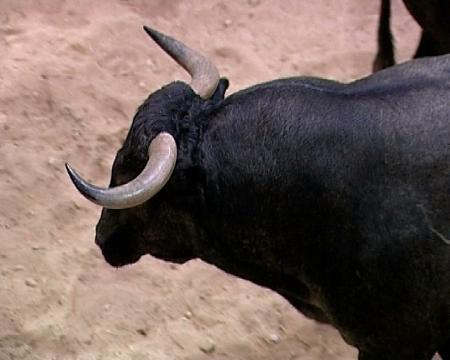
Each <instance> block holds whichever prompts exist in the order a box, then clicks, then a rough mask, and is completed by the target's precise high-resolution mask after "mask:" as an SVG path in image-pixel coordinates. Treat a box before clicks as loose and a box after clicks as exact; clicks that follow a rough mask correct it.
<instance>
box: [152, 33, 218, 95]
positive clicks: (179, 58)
mask: <svg viewBox="0 0 450 360" xmlns="http://www.w3.org/2000/svg"><path fill="white" fill-rule="evenodd" d="M144 30H145V32H146V33H147V34H148V35H149V36H150V37H151V38H152V39H153V40H154V41H155V42H156V43H157V44H158V45H159V46H160V47H161V48H162V49H163V50H164V51H165V52H166V53H167V54H169V55H170V56H171V57H172V58H173V59H174V60H175V61H176V62H177V63H178V64H180V65H181V66H182V67H183V68H184V69H185V70H186V71H187V72H188V73H189V74H190V75H191V77H192V81H191V84H190V85H191V87H192V89H193V90H194V91H195V92H196V93H197V94H198V95H199V96H200V97H201V98H203V99H208V98H209V97H210V96H211V95H212V94H213V93H214V91H215V90H216V88H217V85H218V84H219V80H220V75H219V71H218V70H217V68H216V67H215V65H214V64H213V63H212V62H211V61H209V60H208V59H207V58H206V57H205V56H203V55H201V54H200V53H198V52H197V51H194V50H192V49H190V48H189V47H187V46H186V45H184V44H183V43H181V42H179V41H178V40H175V39H173V38H171V37H170V36H167V35H164V34H162V33H160V32H159V31H156V30H154V29H152V28H149V27H148V26H144Z"/></svg>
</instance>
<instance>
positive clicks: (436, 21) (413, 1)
mask: <svg viewBox="0 0 450 360" xmlns="http://www.w3.org/2000/svg"><path fill="white" fill-rule="evenodd" d="M403 2H404V3H405V6H406V8H407V9H408V11H409V12H410V13H411V15H412V16H413V18H414V19H415V20H416V21H417V23H418V24H419V25H420V27H421V28H422V34H421V38H420V42H419V46H418V48H417V51H416V53H415V55H414V58H419V57H426V56H437V55H444V54H448V53H450V0H404V1H403ZM390 15H391V12H390V0H381V11H380V21H379V25H378V53H377V55H376V57H375V60H374V63H373V70H374V71H377V70H381V69H384V68H386V67H388V66H391V65H393V64H395V59H394V46H393V44H392V33H391V29H390Z"/></svg>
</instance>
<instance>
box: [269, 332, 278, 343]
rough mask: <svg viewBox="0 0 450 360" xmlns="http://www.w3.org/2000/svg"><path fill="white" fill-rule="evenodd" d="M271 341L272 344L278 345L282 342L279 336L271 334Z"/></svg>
mask: <svg viewBox="0 0 450 360" xmlns="http://www.w3.org/2000/svg"><path fill="white" fill-rule="evenodd" d="M269 340H270V342H272V343H274V344H276V343H278V342H279V341H280V337H279V336H278V335H277V334H270V335H269Z"/></svg>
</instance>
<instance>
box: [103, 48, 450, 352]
mask: <svg viewBox="0 0 450 360" xmlns="http://www.w3.org/2000/svg"><path fill="white" fill-rule="evenodd" d="M227 86H228V83H227V81H226V80H222V81H221V84H220V86H219V88H218V90H217V91H216V93H215V94H214V95H213V97H212V98H211V99H210V100H206V101H205V100H202V99H200V98H199V97H198V96H197V95H195V94H194V93H193V92H192V90H191V89H190V88H189V86H187V85H186V84H184V83H180V82H175V83H172V84H170V85H168V86H166V87H164V88H163V89H161V90H159V91H157V92H155V93H154V94H152V95H151V96H150V97H149V98H148V99H147V100H146V101H145V103H144V104H143V105H142V106H141V107H140V108H139V110H138V112H137V114H136V116H135V118H134V121H133V124H132V126H131V129H130V132H129V134H128V137H127V139H126V141H125V143H124V145H123V147H122V149H121V150H120V151H119V153H118V155H117V157H116V160H115V163H114V166H113V172H112V179H111V185H112V186H114V185H118V184H122V183H125V182H127V181H128V180H130V179H132V178H133V177H135V176H136V175H137V174H138V173H139V172H140V171H141V170H142V168H143V167H144V165H145V163H146V161H147V148H148V145H149V142H150V140H151V139H153V137H154V136H155V135H156V134H158V133H159V132H160V131H167V132H169V133H171V134H172V135H173V136H174V137H175V139H176V141H177V145H178V149H179V154H178V161H177V165H176V169H175V172H174V174H173V176H172V178H171V179H170V181H169V183H168V184H167V185H166V186H165V188H164V189H163V190H162V191H161V192H160V193H159V194H157V195H156V196H155V197H154V198H152V199H151V200H150V201H148V202H147V203H145V204H143V205H141V206H139V207H136V208H132V209H127V210H104V211H103V213H102V217H101V219H100V221H99V224H98V226H97V239H96V241H97V243H98V244H99V245H100V246H101V248H102V250H103V253H104V256H105V258H106V260H107V261H108V262H109V263H110V264H112V265H114V266H120V265H124V264H128V263H132V262H134V261H137V260H138V259H139V257H140V256H141V255H144V254H151V255H153V256H156V257H158V258H161V259H165V260H169V261H175V262H184V261H186V260H189V259H192V258H196V257H198V258H201V259H203V260H204V261H206V262H208V263H211V264H214V265H216V266H218V267H220V268H221V269H223V270H224V271H226V272H229V273H232V274H235V275H237V276H239V277H242V278H245V279H248V280H250V281H252V282H254V283H256V284H259V285H262V286H266V287H268V288H271V289H273V290H274V291H276V292H278V293H279V294H281V295H283V296H284V297H285V298H286V299H287V300H289V301H290V302H291V303H292V305H294V306H295V307H296V308H297V309H299V310H300V311H302V312H303V313H305V314H306V315H308V316H310V317H312V318H314V319H317V320H319V321H323V322H327V323H330V324H332V325H333V326H335V327H336V328H337V329H338V330H339V331H340V332H341V334H342V335H343V337H344V338H345V339H346V340H347V341H348V342H349V343H350V344H353V345H354V346H356V347H358V349H359V350H360V359H366V360H367V359H408V360H411V359H430V358H431V357H432V355H433V353H434V352H436V351H437V350H438V349H441V350H442V352H444V351H447V353H446V354H448V343H449V341H450V245H449V244H448V243H446V241H448V239H449V236H450V216H449V215H450V198H449V190H450V146H449V139H450V101H449V99H450V56H445V57H438V58H430V59H422V60H415V61H411V62H409V63H407V64H403V65H399V66H395V67H392V68H390V69H387V70H385V71H381V72H378V73H376V74H374V75H372V76H370V77H368V78H365V79H362V80H359V81H356V82H353V83H350V84H341V83H337V82H333V81H328V80H322V79H316V78H292V79H284V80H276V81H273V82H270V83H266V84H260V85H256V86H254V87H252V88H249V89H246V90H243V91H240V92H238V93H235V94H233V95H231V96H229V97H226V98H225V97H224V93H225V90H226V88H227ZM446 356H448V355H446Z"/></svg>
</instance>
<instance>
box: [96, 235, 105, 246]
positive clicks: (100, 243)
mask: <svg viewBox="0 0 450 360" xmlns="http://www.w3.org/2000/svg"><path fill="white" fill-rule="evenodd" d="M95 243H96V244H97V245H98V246H100V247H101V248H102V247H103V246H104V245H105V238H104V237H103V236H102V235H101V234H95Z"/></svg>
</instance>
